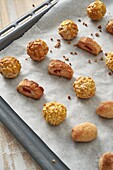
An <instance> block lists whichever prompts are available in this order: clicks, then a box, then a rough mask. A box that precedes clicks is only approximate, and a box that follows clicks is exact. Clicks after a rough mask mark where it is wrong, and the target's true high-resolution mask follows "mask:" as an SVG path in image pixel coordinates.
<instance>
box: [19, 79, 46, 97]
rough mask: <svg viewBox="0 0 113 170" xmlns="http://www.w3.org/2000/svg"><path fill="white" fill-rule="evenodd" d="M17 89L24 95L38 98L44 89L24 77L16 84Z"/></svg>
mask: <svg viewBox="0 0 113 170" xmlns="http://www.w3.org/2000/svg"><path fill="white" fill-rule="evenodd" d="M17 91H18V92H19V93H21V94H23V95H24V96H26V97H30V98H33V99H36V100H38V99H40V97H41V96H42V95H43V92H44V89H43V88H42V87H41V86H39V84H37V83H36V82H34V81H30V80H28V79H24V80H22V81H21V82H20V83H19V85H18V86H17Z"/></svg>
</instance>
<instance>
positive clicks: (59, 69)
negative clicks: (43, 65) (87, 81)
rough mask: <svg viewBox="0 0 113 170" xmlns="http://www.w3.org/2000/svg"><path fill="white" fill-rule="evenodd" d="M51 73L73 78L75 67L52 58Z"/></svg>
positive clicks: (49, 70)
mask: <svg viewBox="0 0 113 170" xmlns="http://www.w3.org/2000/svg"><path fill="white" fill-rule="evenodd" d="M48 72H49V74H52V75H56V76H61V77H64V78H66V79H71V78H72V76H73V73H74V71H73V69H72V68H71V67H70V66H69V65H68V64H66V63H65V62H63V61H61V60H51V61H50V63H49V66H48Z"/></svg>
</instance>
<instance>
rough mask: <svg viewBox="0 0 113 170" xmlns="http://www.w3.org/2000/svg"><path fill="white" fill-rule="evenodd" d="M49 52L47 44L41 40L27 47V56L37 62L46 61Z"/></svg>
mask: <svg viewBox="0 0 113 170" xmlns="http://www.w3.org/2000/svg"><path fill="white" fill-rule="evenodd" d="M48 50H49V47H48V46H47V44H46V42H44V41H43V40H40V39H38V40H35V41H32V42H30V43H29V44H28V46H27V54H28V55H29V56H30V57H31V59H32V60H35V61H41V60H44V59H45V57H46V55H47V53H48Z"/></svg>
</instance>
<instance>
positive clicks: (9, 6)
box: [0, 0, 44, 29]
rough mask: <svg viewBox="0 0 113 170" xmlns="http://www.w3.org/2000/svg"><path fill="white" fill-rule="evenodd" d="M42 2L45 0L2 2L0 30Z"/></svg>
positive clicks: (4, 0)
mask: <svg viewBox="0 0 113 170" xmlns="http://www.w3.org/2000/svg"><path fill="white" fill-rule="evenodd" d="M42 2H44V0H0V29H2V28H3V27H5V26H7V25H8V24H9V23H11V22H13V21H14V20H16V19H17V18H19V17H21V16H22V15H24V14H25V13H26V12H28V11H29V10H31V9H32V8H34V7H33V6H37V5H39V4H40V3H42Z"/></svg>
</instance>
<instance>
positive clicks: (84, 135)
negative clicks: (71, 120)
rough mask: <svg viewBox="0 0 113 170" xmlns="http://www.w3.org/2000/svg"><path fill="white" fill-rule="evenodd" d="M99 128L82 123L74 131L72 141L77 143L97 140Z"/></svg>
mask: <svg viewBox="0 0 113 170" xmlns="http://www.w3.org/2000/svg"><path fill="white" fill-rule="evenodd" d="M97 134H98V131H97V127H96V126H95V125H94V124H92V123H89V122H85V123H81V124H79V125H77V126H75V127H74V128H73V129H72V139H73V141H76V142H90V141H92V140H94V139H96V137H97Z"/></svg>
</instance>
